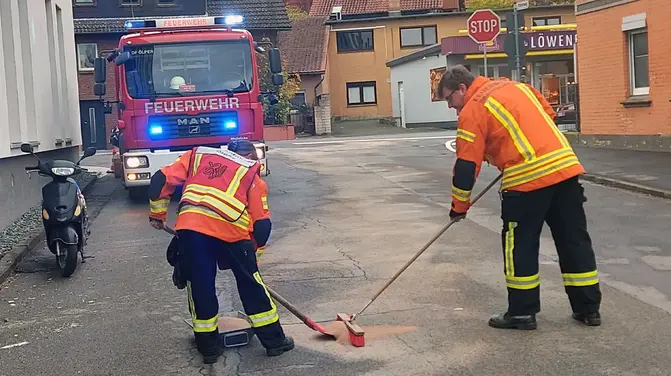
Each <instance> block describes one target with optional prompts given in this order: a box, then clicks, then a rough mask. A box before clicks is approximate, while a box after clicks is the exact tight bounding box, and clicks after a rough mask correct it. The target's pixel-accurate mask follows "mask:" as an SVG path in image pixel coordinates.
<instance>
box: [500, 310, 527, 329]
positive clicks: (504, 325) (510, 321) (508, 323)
mask: <svg viewBox="0 0 671 376" xmlns="http://www.w3.org/2000/svg"><path fill="white" fill-rule="evenodd" d="M489 326H491V327H492V328H497V329H519V330H534V329H536V315H520V316H512V315H509V314H508V313H507V312H506V313H499V314H496V315H494V316H492V317H490V318H489Z"/></svg>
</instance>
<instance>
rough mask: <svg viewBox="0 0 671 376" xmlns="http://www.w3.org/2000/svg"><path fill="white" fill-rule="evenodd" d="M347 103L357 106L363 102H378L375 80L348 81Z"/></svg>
mask: <svg viewBox="0 0 671 376" xmlns="http://www.w3.org/2000/svg"><path fill="white" fill-rule="evenodd" d="M347 104H348V105H350V106H356V105H361V104H377V95H376V93H375V81H369V82H348V83H347Z"/></svg>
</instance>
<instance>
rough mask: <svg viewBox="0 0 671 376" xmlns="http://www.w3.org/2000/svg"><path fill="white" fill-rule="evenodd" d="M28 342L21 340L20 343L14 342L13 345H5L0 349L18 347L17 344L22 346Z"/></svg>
mask: <svg viewBox="0 0 671 376" xmlns="http://www.w3.org/2000/svg"><path fill="white" fill-rule="evenodd" d="M28 343H29V342H21V343H15V344H13V345H7V346H3V347H0V350H6V349H11V348H12V347H19V346H24V345H27V344H28Z"/></svg>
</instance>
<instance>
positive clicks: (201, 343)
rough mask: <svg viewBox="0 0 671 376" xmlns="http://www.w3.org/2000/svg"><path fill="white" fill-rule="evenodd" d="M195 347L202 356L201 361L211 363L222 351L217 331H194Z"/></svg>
mask: <svg viewBox="0 0 671 376" xmlns="http://www.w3.org/2000/svg"><path fill="white" fill-rule="evenodd" d="M196 348H197V349H198V352H199V353H200V354H201V355H202V356H203V363H205V364H213V363H216V362H217V360H219V357H220V356H221V354H223V353H224V346H223V343H222V341H221V337H220V336H219V333H218V332H211V333H196Z"/></svg>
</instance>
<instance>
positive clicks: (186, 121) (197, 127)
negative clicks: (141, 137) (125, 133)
mask: <svg viewBox="0 0 671 376" xmlns="http://www.w3.org/2000/svg"><path fill="white" fill-rule="evenodd" d="M239 125H240V124H238V114H237V112H235V111H227V112H212V113H205V114H201V115H196V116H191V115H154V116H150V117H149V123H148V131H149V137H150V138H151V139H152V140H167V139H176V138H194V137H211V136H231V135H236V134H237V133H238V131H239Z"/></svg>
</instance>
